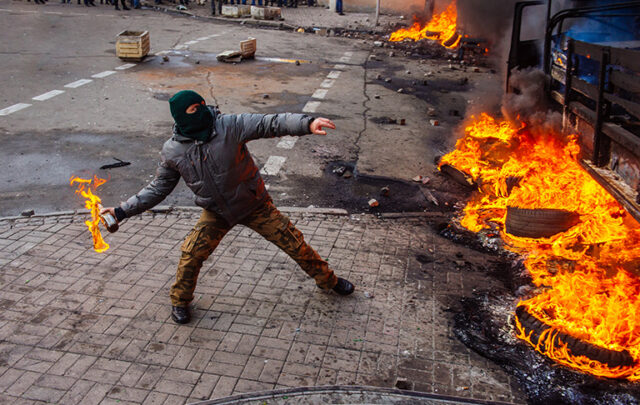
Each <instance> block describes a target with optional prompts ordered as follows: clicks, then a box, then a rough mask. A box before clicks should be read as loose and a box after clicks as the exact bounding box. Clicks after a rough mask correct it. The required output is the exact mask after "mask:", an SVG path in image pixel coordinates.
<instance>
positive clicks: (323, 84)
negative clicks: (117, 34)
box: [320, 79, 336, 89]
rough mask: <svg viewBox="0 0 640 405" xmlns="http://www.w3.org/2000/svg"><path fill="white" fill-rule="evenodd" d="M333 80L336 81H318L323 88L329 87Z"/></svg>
mask: <svg viewBox="0 0 640 405" xmlns="http://www.w3.org/2000/svg"><path fill="white" fill-rule="evenodd" d="M335 82H336V81H335V80H331V79H325V80H324V81H323V82H322V83H320V87H323V88H325V89H330V88H331V87H332V86H333V84H334V83H335Z"/></svg>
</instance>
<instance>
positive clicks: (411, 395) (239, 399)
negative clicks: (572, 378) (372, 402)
mask: <svg viewBox="0 0 640 405" xmlns="http://www.w3.org/2000/svg"><path fill="white" fill-rule="evenodd" d="M337 393H344V394H346V395H349V394H356V395H358V394H360V395H361V394H367V393H370V394H381V395H392V396H397V397H400V398H402V397H404V398H406V402H400V403H416V402H414V401H419V402H420V403H423V401H424V403H432V402H442V403H449V404H451V403H452V402H453V403H455V404H460V405H462V404H465V405H511V403H510V402H501V401H490V400H480V399H472V398H466V397H457V396H450V395H441V394H433V393H428V392H420V391H408V390H400V389H396V388H381V387H369V386H359V385H333V386H319V387H297V388H283V389H276V390H271V391H262V392H254V393H247V394H239V395H233V396H229V397H224V398H218V399H210V400H205V401H200V402H192V403H191V405H230V404H242V403H256V401H265V402H264V403H266V400H269V399H271V400H278V399H282V400H284V401H286V400H287V399H290V398H291V397H304V396H309V395H314V394H337ZM427 401H429V402H427ZM283 403H286V402H283Z"/></svg>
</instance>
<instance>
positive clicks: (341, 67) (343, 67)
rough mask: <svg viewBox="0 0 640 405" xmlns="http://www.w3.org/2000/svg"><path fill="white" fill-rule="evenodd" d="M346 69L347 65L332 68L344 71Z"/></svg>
mask: <svg viewBox="0 0 640 405" xmlns="http://www.w3.org/2000/svg"><path fill="white" fill-rule="evenodd" d="M346 67H347V65H335V66H334V67H333V68H334V69H345V68H346Z"/></svg>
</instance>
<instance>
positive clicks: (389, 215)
mask: <svg viewBox="0 0 640 405" xmlns="http://www.w3.org/2000/svg"><path fill="white" fill-rule="evenodd" d="M201 210H202V208H200V207H194V206H171V205H158V206H156V207H154V208H152V209H150V210H148V211H145V212H146V213H151V214H169V213H172V212H174V211H187V212H200V211H201ZM278 210H280V211H282V212H287V213H292V214H318V215H336V216H347V215H374V216H377V217H380V218H385V219H400V218H422V217H436V216H442V214H441V213H439V212H386V213H385V212H383V213H370V212H364V213H349V212H348V211H347V210H345V209H342V208H322V207H278ZM87 214H89V210H88V209H86V208H82V209H78V210H69V211H56V212H47V213H44V214H34V215H30V216H23V215H14V216H8V217H0V221H7V222H11V221H16V220H29V219H34V218H51V217H62V216H75V215H87ZM143 214H144V213H143Z"/></svg>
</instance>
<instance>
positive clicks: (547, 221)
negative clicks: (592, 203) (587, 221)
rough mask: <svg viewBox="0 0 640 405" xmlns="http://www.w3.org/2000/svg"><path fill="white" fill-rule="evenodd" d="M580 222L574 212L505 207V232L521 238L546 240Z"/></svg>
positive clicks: (578, 216)
mask: <svg viewBox="0 0 640 405" xmlns="http://www.w3.org/2000/svg"><path fill="white" fill-rule="evenodd" d="M578 222H580V215H578V214H577V213H575V212H571V211H566V210H558V209H548V208H541V209H525V208H517V207H507V218H506V220H505V230H506V231H507V233H508V234H511V235H513V236H519V237H522V238H548V237H551V236H553V235H555V234H558V233H560V232H565V231H567V230H569V228H571V227H573V226H574V225H576V224H577V223H578Z"/></svg>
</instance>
